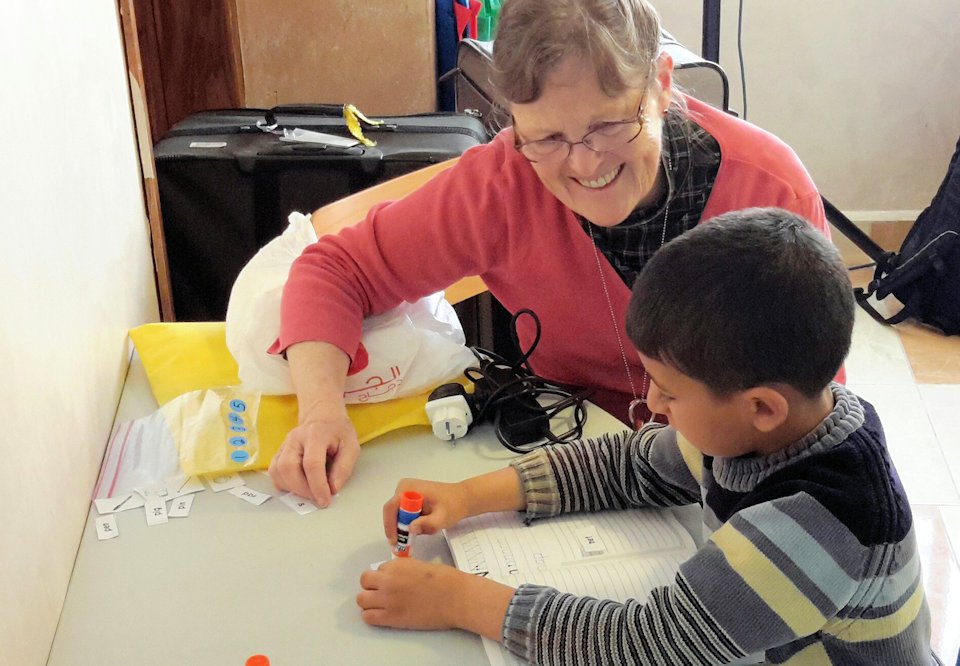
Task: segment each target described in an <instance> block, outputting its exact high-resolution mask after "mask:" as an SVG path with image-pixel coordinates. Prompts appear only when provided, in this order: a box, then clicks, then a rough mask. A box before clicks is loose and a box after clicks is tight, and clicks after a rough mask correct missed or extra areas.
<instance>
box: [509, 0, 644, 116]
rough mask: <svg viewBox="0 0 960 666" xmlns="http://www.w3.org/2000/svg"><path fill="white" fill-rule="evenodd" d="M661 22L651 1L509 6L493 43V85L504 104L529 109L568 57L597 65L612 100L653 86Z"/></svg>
mask: <svg viewBox="0 0 960 666" xmlns="http://www.w3.org/2000/svg"><path fill="white" fill-rule="evenodd" d="M659 52H660V17H659V16H658V15H657V12H656V10H655V9H654V8H653V7H652V6H651V5H650V3H649V2H647V0H504V3H503V8H502V10H501V12H500V17H499V22H498V25H497V33H496V39H495V40H494V43H493V71H492V73H491V82H492V83H493V85H494V87H495V89H496V91H497V93H498V94H499V95H500V97H501V98H502V99H501V100H500V102H501V104H504V106H506V105H507V104H511V103H512V104H526V103H529V102H534V101H536V100H537V99H538V98H539V97H540V94H541V93H542V92H543V84H544V80H545V79H546V77H547V76H548V75H549V74H550V72H551V71H552V70H553V69H554V67H556V66H557V64H558V63H559V62H560V61H561V60H562V59H563V58H564V57H566V56H568V55H571V54H575V55H578V56H582V57H584V58H586V59H587V60H588V61H589V62H591V63H593V66H594V69H595V70H596V73H597V78H598V80H599V81H600V86H601V88H602V89H603V91H604V92H605V93H606V94H607V95H610V96H611V97H615V96H618V95H619V94H621V93H623V92H624V91H626V90H628V89H630V88H637V87H639V86H641V85H651V84H652V83H653V82H654V81H655V78H654V75H655V73H656V60H657V56H658V55H659Z"/></svg>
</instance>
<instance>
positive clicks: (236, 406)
mask: <svg viewBox="0 0 960 666" xmlns="http://www.w3.org/2000/svg"><path fill="white" fill-rule="evenodd" d="M259 406H260V396H259V395H258V394H256V393H250V392H249V391H243V390H239V389H238V387H224V388H215V389H201V390H198V391H191V392H189V393H184V394H183V395H180V396H178V397H176V398H174V399H173V400H171V401H170V402H168V403H166V404H164V405H163V406H162V407H160V409H158V410H157V411H155V412H152V413H150V414H148V415H147V416H144V417H142V418H139V419H136V420H134V421H126V422H124V423H120V424H118V425H117V426H116V428H114V431H113V434H112V435H111V437H110V442H109V443H108V444H107V452H106V454H105V455H104V457H103V464H102V465H101V467H100V478H99V480H98V481H97V485H96V488H95V489H94V492H93V496H94V498H95V499H98V498H101V497H116V496H119V495H122V494H124V493H129V492H131V491H133V490H136V489H138V488H148V487H151V486H155V485H156V484H158V483H160V482H162V481H164V480H165V479H168V478H170V477H171V476H175V475H176V474H178V473H181V472H182V473H183V474H185V475H187V476H194V475H198V474H219V473H224V472H240V471H243V470H250V469H265V468H266V467H267V466H268V465H269V462H270V457H272V456H273V454H274V453H275V452H276V451H275V449H276V447H272V448H271V450H270V451H267V452H263V451H262V450H261V446H260V438H259V437H258V435H257V432H258V429H257V419H258V417H259V414H258V412H259Z"/></svg>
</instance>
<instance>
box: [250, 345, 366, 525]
mask: <svg viewBox="0 0 960 666" xmlns="http://www.w3.org/2000/svg"><path fill="white" fill-rule="evenodd" d="M287 359H288V360H289V362H290V374H291V376H292V378H293V385H294V386H295V387H296V389H297V407H298V421H299V423H298V425H297V427H296V428H294V429H293V430H291V431H290V432H289V433H287V437H286V439H284V440H283V444H282V445H281V446H280V450H279V451H278V452H277V455H276V456H274V458H273V460H272V461H271V463H270V470H269V474H270V478H271V479H273V483H274V485H276V486H277V488H278V489H279V490H289V491H290V492H292V493H294V494H296V495H300V496H301V497H306V498H310V499H312V500H313V501H314V502H316V503H317V504H318V505H319V506H321V507H325V506H328V505H329V504H330V498H331V497H332V496H333V495H335V494H336V493H338V492H340V489H341V488H342V487H343V484H344V483H346V482H347V479H349V478H350V475H351V474H352V473H353V466H354V465H355V464H356V462H357V457H358V456H359V455H360V444H359V443H358V442H357V431H356V429H355V428H354V427H353V423H352V422H351V421H350V417H348V416H347V407H346V405H345V404H344V402H343V387H344V383H345V382H346V377H347V367H348V365H349V364H350V358H349V357H348V356H347V355H346V354H344V353H343V352H342V351H341V350H340V349H338V348H337V347H335V346H333V345H331V344H328V343H326V342H301V343H298V344H295V345H291V346H290V347H289V348H288V349H287Z"/></svg>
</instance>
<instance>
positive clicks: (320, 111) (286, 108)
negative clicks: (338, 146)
mask: <svg viewBox="0 0 960 666" xmlns="http://www.w3.org/2000/svg"><path fill="white" fill-rule="evenodd" d="M278 115H302V116H324V117H328V116H332V117H335V118H343V104H278V105H277V106H275V107H273V108H272V109H267V110H266V111H264V112H263V119H264V121H265V122H266V124H267V125H277V116H278Z"/></svg>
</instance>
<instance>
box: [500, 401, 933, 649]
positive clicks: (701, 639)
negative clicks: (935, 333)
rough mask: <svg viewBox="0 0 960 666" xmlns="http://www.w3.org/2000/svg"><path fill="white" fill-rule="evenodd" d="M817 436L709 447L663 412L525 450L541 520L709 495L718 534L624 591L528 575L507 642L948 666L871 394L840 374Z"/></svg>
mask: <svg viewBox="0 0 960 666" xmlns="http://www.w3.org/2000/svg"><path fill="white" fill-rule="evenodd" d="M832 390H833V393H834V396H835V398H836V406H835V408H834V411H833V412H832V414H831V415H830V416H829V417H828V418H827V419H825V420H824V422H823V423H822V424H821V425H820V426H819V427H818V428H817V429H816V430H815V431H813V432H812V433H810V434H809V435H807V436H806V437H805V438H804V439H802V440H801V441H799V442H796V443H795V444H793V445H791V446H789V447H788V448H786V449H783V450H781V451H779V452H777V453H775V454H773V455H771V456H767V457H741V458H711V457H707V456H703V455H702V454H701V453H700V452H699V451H697V450H696V449H694V448H693V447H692V446H691V445H690V444H689V443H688V442H685V441H684V440H683V438H682V437H680V436H678V435H677V433H676V432H675V431H674V430H673V429H672V428H670V427H664V426H660V425H657V424H654V425H651V426H647V427H646V428H644V429H642V430H640V431H639V432H625V433H622V434H619V435H610V436H605V437H603V438H600V439H597V440H587V441H584V442H578V443H575V444H572V445H568V446H556V447H546V448H541V449H538V450H536V451H534V452H533V453H530V454H528V455H526V456H524V457H522V458H519V459H517V460H516V461H514V462H513V465H514V467H515V468H516V470H517V471H518V473H519V474H520V476H521V479H522V481H523V485H524V489H525V492H526V496H527V514H528V517H529V518H537V517H543V516H551V515H555V514H558V513H566V512H574V511H599V510H602V509H617V508H625V507H635V506H650V505H655V506H671V505H682V504H690V503H695V502H699V503H701V504H702V505H703V509H704V529H705V535H706V543H705V544H704V545H703V547H701V548H700V550H699V551H698V552H697V553H696V555H694V556H693V557H692V558H691V559H689V560H688V561H687V562H685V563H684V564H683V565H681V567H680V570H679V572H678V573H677V576H676V579H675V581H674V584H673V585H672V586H670V587H664V588H660V589H656V590H654V591H653V592H652V593H651V594H650V596H649V597H648V598H647V599H645V600H631V601H629V602H627V603H626V604H619V603H615V602H611V601H604V600H597V599H592V598H586V597H575V596H573V595H570V594H564V593H560V592H558V591H556V590H554V589H552V588H548V587H541V586H535V585H523V586H521V587H520V588H519V589H518V590H517V592H516V593H515V594H514V596H513V599H512V600H511V602H510V605H509V608H508V610H507V613H506V616H505V619H504V625H503V640H504V644H505V645H506V646H507V647H508V648H509V649H510V650H511V651H512V652H514V653H515V654H516V655H518V656H519V657H521V658H523V659H526V660H528V661H530V662H531V663H535V664H721V663H728V662H730V661H734V660H736V659H738V658H741V657H744V656H746V655H749V654H755V653H764V655H765V659H766V661H767V662H768V663H774V664H851V665H852V664H909V665H910V666H914V665H920V664H930V663H937V662H936V661H934V657H933V656H932V653H931V651H930V617H929V611H928V609H927V604H926V601H925V599H924V592H923V584H922V580H921V576H920V561H919V557H918V555H917V548H916V542H915V536H914V532H913V521H912V516H911V512H910V506H909V504H908V502H907V497H906V495H905V493H904V490H903V487H902V486H901V484H900V480H899V478H898V477H897V473H896V470H895V469H894V467H893V464H892V462H891V461H890V457H889V455H888V453H887V450H886V445H885V441H884V436H883V431H882V429H881V426H880V421H879V419H878V418H877V415H876V412H875V411H874V409H873V407H872V406H871V405H869V404H868V403H866V402H864V401H862V400H860V399H859V398H858V397H857V396H855V395H854V394H852V393H851V392H850V391H848V390H847V389H845V388H844V387H842V386H840V385H838V384H834V385H833V386H832Z"/></svg>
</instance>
